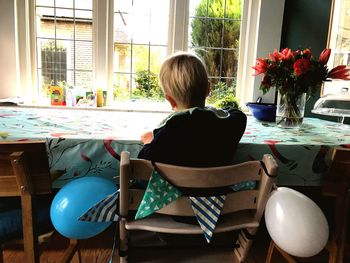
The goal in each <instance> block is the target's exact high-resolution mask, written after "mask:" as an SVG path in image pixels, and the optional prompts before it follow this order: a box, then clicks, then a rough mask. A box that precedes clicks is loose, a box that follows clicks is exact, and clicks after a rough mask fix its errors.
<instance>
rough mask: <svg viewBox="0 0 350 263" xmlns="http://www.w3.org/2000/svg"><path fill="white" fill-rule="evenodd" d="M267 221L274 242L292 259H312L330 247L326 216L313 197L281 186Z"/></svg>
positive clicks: (273, 195) (274, 194)
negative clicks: (295, 257) (327, 244)
mask: <svg viewBox="0 0 350 263" xmlns="http://www.w3.org/2000/svg"><path fill="white" fill-rule="evenodd" d="M265 222H266V227H267V230H268V232H269V234H270V236H271V238H272V240H273V241H274V242H275V243H276V244H277V246H279V247H280V248H281V249H283V250H284V251H285V252H287V253H288V254H290V255H292V256H297V257H311V256H314V255H316V254H318V253H319V252H320V251H321V250H322V249H323V248H324V247H325V246H326V243H327V240H328V236H329V228H328V222H327V219H326V217H325V216H324V214H323V213H322V211H321V209H320V208H319V207H318V206H317V205H316V204H315V203H314V202H313V201H312V200H311V199H310V198H308V197H307V196H305V195H303V194H301V193H299V192H297V191H295V190H293V189H291V188H287V187H279V188H278V189H277V190H275V191H273V192H272V193H271V196H270V197H269V200H268V201H267V204H266V207H265Z"/></svg>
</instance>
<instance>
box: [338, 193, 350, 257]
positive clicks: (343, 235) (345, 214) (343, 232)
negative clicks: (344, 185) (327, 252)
mask: <svg viewBox="0 0 350 263" xmlns="http://www.w3.org/2000/svg"><path fill="white" fill-rule="evenodd" d="M344 199H345V200H344V203H343V207H342V210H341V211H342V213H341V217H342V218H341V223H340V224H341V225H340V233H339V247H338V251H337V256H336V259H337V260H336V259H335V260H334V262H337V263H342V262H343V260H344V252H345V246H346V239H347V234H348V229H347V228H348V224H349V222H348V221H349V206H350V189H349V190H348V191H347V193H346V195H345V198H344Z"/></svg>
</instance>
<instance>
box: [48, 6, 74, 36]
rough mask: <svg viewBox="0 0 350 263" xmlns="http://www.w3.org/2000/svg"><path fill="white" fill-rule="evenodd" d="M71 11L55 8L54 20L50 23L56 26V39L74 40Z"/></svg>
mask: <svg viewBox="0 0 350 263" xmlns="http://www.w3.org/2000/svg"><path fill="white" fill-rule="evenodd" d="M73 17H74V16H73V9H59V8H56V19H55V20H52V21H51V22H52V23H54V26H56V38H60V39H71V40H73V39H74V19H73Z"/></svg>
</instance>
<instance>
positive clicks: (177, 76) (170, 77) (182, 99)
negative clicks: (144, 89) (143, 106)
mask: <svg viewBox="0 0 350 263" xmlns="http://www.w3.org/2000/svg"><path fill="white" fill-rule="evenodd" d="M159 79H160V83H161V85H162V88H163V91H164V94H166V95H169V96H171V97H172V98H173V99H174V100H175V101H176V102H177V103H179V104H181V105H182V106H184V107H186V108H191V107H204V106H205V98H206V96H207V95H208V88H209V87H208V74H207V70H206V67H205V64H204V63H203V62H202V60H201V59H200V58H199V57H198V56H196V55H194V54H191V53H187V52H181V53H176V54H174V55H172V56H171V57H169V58H168V59H166V60H165V61H164V63H163V65H162V66H161V68H160V73H159Z"/></svg>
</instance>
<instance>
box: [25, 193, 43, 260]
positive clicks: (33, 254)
mask: <svg viewBox="0 0 350 263" xmlns="http://www.w3.org/2000/svg"><path fill="white" fill-rule="evenodd" d="M21 207H22V224H23V245H24V253H25V256H26V259H27V261H26V262H27V263H39V262H40V254H39V242H38V233H37V229H36V226H37V224H36V217H35V216H33V214H34V213H35V212H34V211H35V208H34V204H33V198H32V196H31V195H29V194H25V195H22V196H21Z"/></svg>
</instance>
